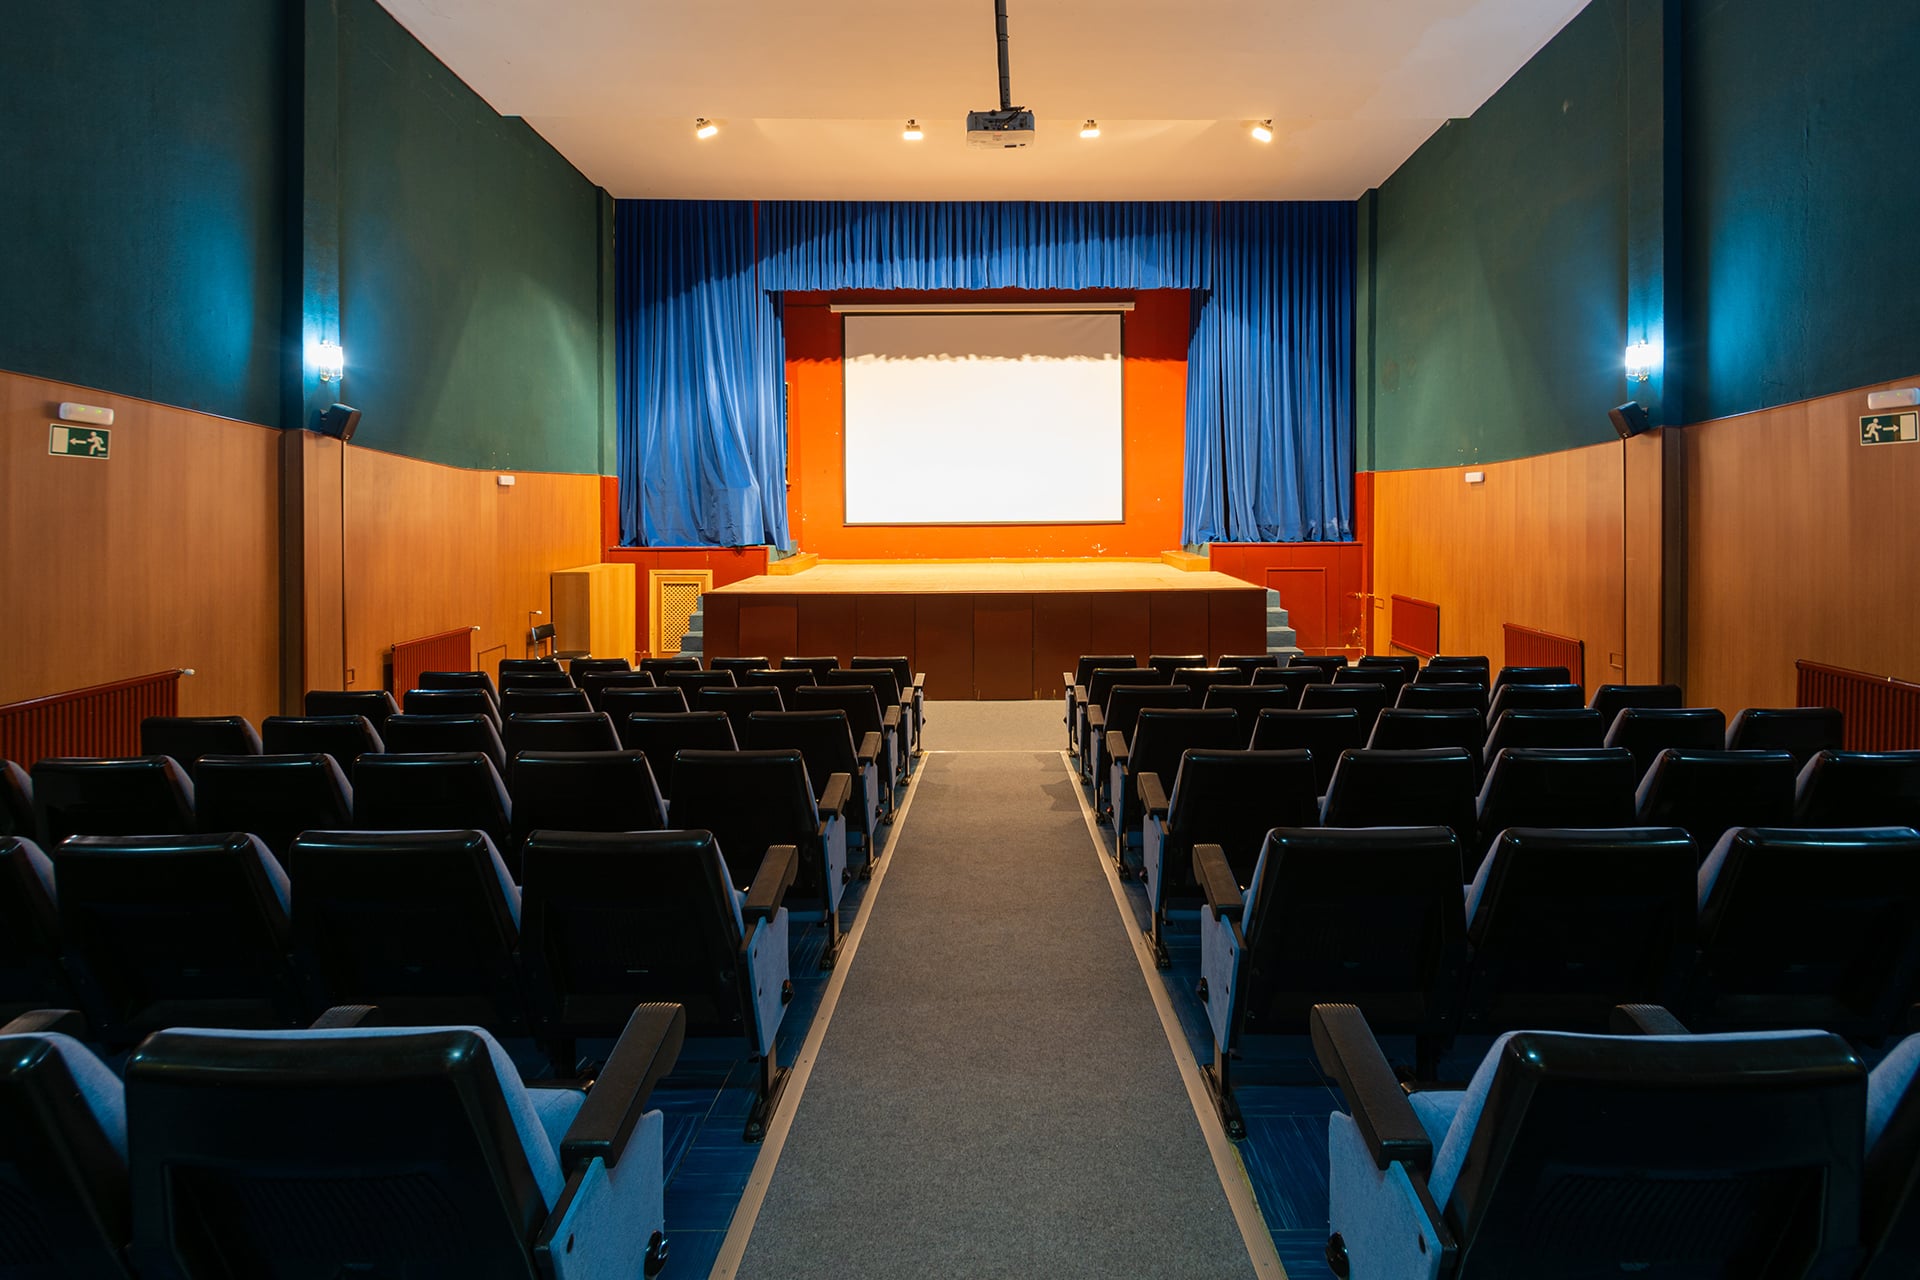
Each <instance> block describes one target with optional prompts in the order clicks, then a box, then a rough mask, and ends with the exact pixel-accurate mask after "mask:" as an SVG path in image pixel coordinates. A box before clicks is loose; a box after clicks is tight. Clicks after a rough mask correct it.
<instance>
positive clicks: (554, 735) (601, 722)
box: [502, 711, 620, 770]
mask: <svg viewBox="0 0 1920 1280" xmlns="http://www.w3.org/2000/svg"><path fill="white" fill-rule="evenodd" d="M502 738H503V739H504V741H505V742H506V746H507V765H508V768H509V770H511V768H512V765H513V758H514V757H515V756H517V755H519V754H520V753H521V752H522V751H618V750H619V749H620V734H619V731H618V730H616V729H615V728H614V727H613V717H612V716H610V715H608V714H607V713H606V712H604V711H554V712H526V711H516V712H514V713H513V714H512V715H510V716H508V717H507V725H506V733H504V734H503V735H502Z"/></svg>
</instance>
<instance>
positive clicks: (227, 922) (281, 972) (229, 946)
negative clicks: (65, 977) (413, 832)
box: [58, 832, 307, 1045]
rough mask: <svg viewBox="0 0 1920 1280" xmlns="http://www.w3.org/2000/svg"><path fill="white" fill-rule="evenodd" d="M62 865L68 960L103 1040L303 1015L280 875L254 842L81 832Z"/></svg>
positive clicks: (122, 1041)
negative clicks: (161, 1029) (163, 1029)
mask: <svg viewBox="0 0 1920 1280" xmlns="http://www.w3.org/2000/svg"><path fill="white" fill-rule="evenodd" d="M58 868H59V880H60V927H61V931H62V932H63V933H64V934H65V936H66V942H67V955H68V962H69V964H70V965H71V966H72V967H73V970H74V973H75V981H76V985H78V986H79V987H80V989H81V992H82V1000H83V1003H84V1004H85V1005H86V1007H87V1008H88V1009H89V1011H90V1012H91V1013H92V1014H93V1017H92V1018H91V1019H90V1020H89V1021H90V1022H91V1023H92V1027H91V1029H92V1031H93V1033H94V1034H95V1035H97V1036H99V1037H100V1039H101V1040H102V1041H104V1042H106V1043H107V1044H112V1045H127V1044H132V1043H133V1042H135V1041H136V1040H138V1039H139V1038H140V1037H142V1036H144V1035H146V1034H147V1033H148V1032H150V1031H153V1030H155V1029H156V1028H159V1027H168V1026H179V1025H189V1026H194V1025H198V1026H216V1027H219V1026H228V1027H294V1026H299V1025H301V1023H302V1022H303V1021H304V1020H305V1019H304V1015H305V1013H306V1011H307V1006H306V1001H305V1000H304V999H303V998H302V996H301V992H300V989H299V984H298V983H297V982H296V981H295V978H294V974H293V969H292V967H291V965H290V963H289V955H290V952H291V946H290V934H289V929H288V900H287V898H286V894H285V889H286V883H285V877H284V876H283V875H282V873H281V868H280V864H279V863H278V862H277V861H276V860H275V859H274V858H273V855H272V854H271V853H269V852H268V851H267V848H266V846H265V845H264V844H263V843H261V842H260V841H258V840H256V839H254V838H253V837H252V836H250V835H247V834H245V833H243V832H222V833H218V834H209V835H192V836H79V837H76V838H74V839H72V840H69V841H67V842H66V843H65V844H63V845H62V846H61V847H60V853H59V860H58Z"/></svg>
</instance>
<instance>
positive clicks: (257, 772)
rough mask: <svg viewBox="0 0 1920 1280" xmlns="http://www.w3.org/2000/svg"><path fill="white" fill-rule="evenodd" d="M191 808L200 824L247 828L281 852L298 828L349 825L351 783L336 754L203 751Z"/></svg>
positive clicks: (202, 826)
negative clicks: (211, 753)
mask: <svg viewBox="0 0 1920 1280" xmlns="http://www.w3.org/2000/svg"><path fill="white" fill-rule="evenodd" d="M394 718H395V719H396V720H397V719H399V718H400V717H398V716H396V717H394ZM194 810H195V816H196V817H197V819H198V821H199V824H200V830H202V831H208V832H221V831H246V832H250V833H251V834H253V835H256V836H258V837H259V838H260V841H261V843H263V844H265V845H266V846H267V848H268V849H270V850H272V851H273V854H274V856H275V857H277V858H284V857H286V853H287V849H288V848H289V847H290V846H291V845H292V844H293V838H294V837H295V836H297V835H299V834H300V833H301V832H302V831H306V830H308V829H310V828H315V827H349V826H352V825H353V788H352V787H351V786H350V785H348V783H347V777H346V775H345V774H344V773H342V772H341V771H340V766H339V765H338V764H337V763H335V761H334V758H333V757H332V756H329V755H324V754H321V753H319V752H316V753H314V754H312V755H304V756H206V757H204V758H203V759H202V760H201V762H200V782H199V785H197V786H196V787H195V788H194Z"/></svg>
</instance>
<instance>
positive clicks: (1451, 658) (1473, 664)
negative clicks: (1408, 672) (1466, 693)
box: [1414, 653, 1493, 688]
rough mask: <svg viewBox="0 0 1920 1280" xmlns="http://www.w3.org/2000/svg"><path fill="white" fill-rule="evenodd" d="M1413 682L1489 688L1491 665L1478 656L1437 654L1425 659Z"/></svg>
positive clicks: (1491, 681)
mask: <svg viewBox="0 0 1920 1280" xmlns="http://www.w3.org/2000/svg"><path fill="white" fill-rule="evenodd" d="M1414 681H1415V682H1416V683H1424V684H1477V685H1480V686H1481V687H1483V688H1491V687H1492V686H1493V664H1492V663H1491V662H1489V661H1487V659H1486V658H1485V657H1484V656H1482V655H1480V654H1446V653H1439V654H1435V655H1434V656H1433V657H1431V658H1428V659H1427V664H1426V665H1425V666H1424V667H1421V668H1420V674H1419V675H1417V676H1415V677H1414Z"/></svg>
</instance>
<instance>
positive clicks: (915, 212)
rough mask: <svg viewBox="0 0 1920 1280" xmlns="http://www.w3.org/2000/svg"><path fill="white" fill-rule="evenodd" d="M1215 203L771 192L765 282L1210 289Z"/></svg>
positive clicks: (778, 286)
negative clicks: (801, 196) (798, 196)
mask: <svg viewBox="0 0 1920 1280" xmlns="http://www.w3.org/2000/svg"><path fill="white" fill-rule="evenodd" d="M1208 208H1209V206H1207V205H1205V204H1195V203H1191V202H1172V201H1163V202H1158V203H1098V204H1094V203H1042V202H1036V201H1018V200H1008V201H952V202H942V203H922V202H911V201H900V202H879V201H794V200H776V201H768V202H767V203H765V204H762V205H761V206H760V216H761V244H762V254H761V258H762V261H761V284H762V286H763V287H764V288H767V289H773V290H820V289H1198V288H1203V287H1205V285H1206V283H1207V279H1208V274H1209V262H1208V254H1209V250H1210V248H1211V242H1210V237H1209V235H1208V225H1207V224H1208Z"/></svg>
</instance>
